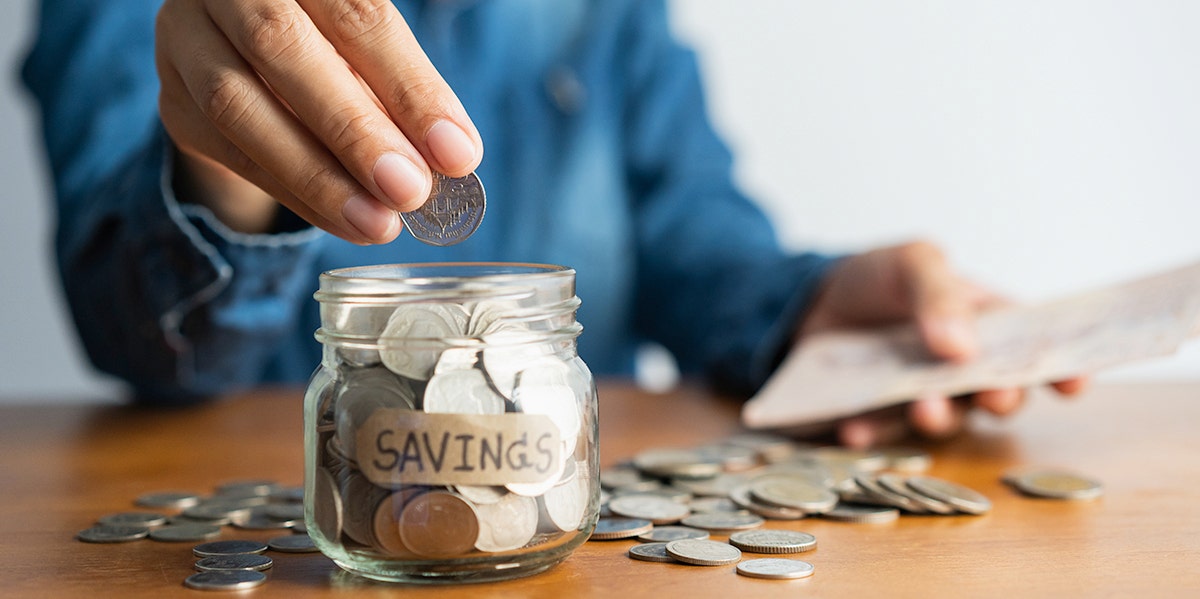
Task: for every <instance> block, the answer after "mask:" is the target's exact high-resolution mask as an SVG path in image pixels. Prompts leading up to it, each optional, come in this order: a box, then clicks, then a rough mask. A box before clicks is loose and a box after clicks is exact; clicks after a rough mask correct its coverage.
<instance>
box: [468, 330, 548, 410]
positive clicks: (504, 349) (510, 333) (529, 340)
mask: <svg viewBox="0 0 1200 599" xmlns="http://www.w3.org/2000/svg"><path fill="white" fill-rule="evenodd" d="M480 338H481V339H482V340H483V342H484V343H485V344H486V345H487V347H485V348H484V350H483V369H484V370H486V371H487V375H488V379H489V380H491V381H492V384H493V385H495V386H496V390H497V391H499V392H500V394H501V395H503V396H504V397H506V398H509V399H512V398H513V390H514V389H516V386H517V375H519V374H520V373H521V371H522V370H524V369H525V368H526V367H527V366H529V365H530V364H533V363H537V362H538V361H540V360H543V359H545V358H546V356H549V355H551V354H553V353H554V350H553V348H552V347H551V346H549V345H548V344H546V343H542V342H541V337H540V336H539V335H537V334H535V333H532V332H530V331H529V330H527V329H524V328H519V327H513V326H509V327H504V328H500V329H498V330H489V331H488V332H486V333H484V334H483V335H482V336H481V337H480Z"/></svg>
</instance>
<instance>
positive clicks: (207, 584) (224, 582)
mask: <svg viewBox="0 0 1200 599" xmlns="http://www.w3.org/2000/svg"><path fill="white" fill-rule="evenodd" d="M266 580H267V575H266V574H263V573H262V572H255V571H253V570H214V571H212V572H199V573H196V574H192V575H191V576H188V577H187V579H186V580H184V581H183V586H186V587H188V588H191V589H196V590H199V591H240V590H244V589H252V588H254V587H256V586H258V585H260V584H262V583H264V582H266Z"/></svg>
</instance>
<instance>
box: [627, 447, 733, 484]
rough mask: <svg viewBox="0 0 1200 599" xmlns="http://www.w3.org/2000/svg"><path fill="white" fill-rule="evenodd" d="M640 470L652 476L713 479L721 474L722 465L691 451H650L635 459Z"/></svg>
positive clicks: (639, 454) (635, 463)
mask: <svg viewBox="0 0 1200 599" xmlns="http://www.w3.org/2000/svg"><path fill="white" fill-rule="evenodd" d="M633 465H634V466H635V467H637V469H638V470H641V471H642V472H644V473H646V474H649V475H651V476H662V477H670V478H711V477H714V476H717V475H718V474H720V473H721V463H720V462H718V461H716V460H714V459H712V458H711V457H709V456H705V455H703V454H701V453H699V452H697V451H693V450H690V449H649V450H646V451H643V452H641V453H638V454H637V455H636V456H634V458H633Z"/></svg>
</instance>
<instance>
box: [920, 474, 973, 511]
mask: <svg viewBox="0 0 1200 599" xmlns="http://www.w3.org/2000/svg"><path fill="white" fill-rule="evenodd" d="M908 486H909V488H911V489H912V490H914V491H916V492H918V493H920V494H922V495H927V496H929V497H932V498H934V499H936V500H938V501H941V502H942V503H947V504H950V505H951V506H953V507H954V509H956V510H958V511H960V512H963V513H965V514H972V515H980V514H984V513H987V512H988V511H989V510H991V509H992V500H990V499H988V498H987V497H985V496H984V495H983V494H981V493H979V492H978V491H975V490H974V489H968V488H967V487H964V486H962V485H960V484H957V483H952V482H950V481H948V480H942V479H940V478H934V477H932V476H914V477H911V478H909V479H908Z"/></svg>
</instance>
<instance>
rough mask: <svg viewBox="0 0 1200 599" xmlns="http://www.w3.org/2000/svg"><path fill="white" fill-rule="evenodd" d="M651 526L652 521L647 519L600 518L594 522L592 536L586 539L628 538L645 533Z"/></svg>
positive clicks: (652, 524)
mask: <svg viewBox="0 0 1200 599" xmlns="http://www.w3.org/2000/svg"><path fill="white" fill-rule="evenodd" d="M653 528H654V523H653V522H651V521H649V520H638V519H636V518H600V520H598V521H597V522H596V528H595V529H594V530H593V531H592V536H591V537H589V538H588V540H589V541H612V540H615V539H629V538H633V537H636V536H638V535H640V534H644V533H647V532H649V531H650V530H651V529H653Z"/></svg>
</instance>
